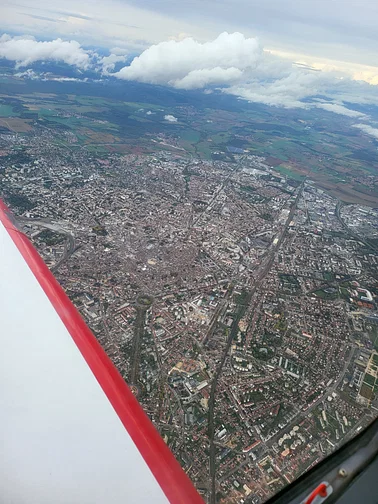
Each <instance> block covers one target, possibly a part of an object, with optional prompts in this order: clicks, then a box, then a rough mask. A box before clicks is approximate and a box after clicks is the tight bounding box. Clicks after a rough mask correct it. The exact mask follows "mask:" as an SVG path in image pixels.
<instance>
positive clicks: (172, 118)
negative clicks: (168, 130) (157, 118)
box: [164, 114, 178, 123]
mask: <svg viewBox="0 0 378 504" xmlns="http://www.w3.org/2000/svg"><path fill="white" fill-rule="evenodd" d="M164 119H165V120H166V121H168V122H173V123H175V122H177V121H178V119H177V117H175V116H173V115H171V114H167V115H165V116H164Z"/></svg>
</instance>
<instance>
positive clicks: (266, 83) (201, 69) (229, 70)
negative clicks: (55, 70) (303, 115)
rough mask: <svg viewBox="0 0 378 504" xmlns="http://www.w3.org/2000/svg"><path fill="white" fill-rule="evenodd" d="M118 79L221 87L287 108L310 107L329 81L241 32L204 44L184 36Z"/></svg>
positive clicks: (143, 58) (136, 61)
mask: <svg viewBox="0 0 378 504" xmlns="http://www.w3.org/2000/svg"><path fill="white" fill-rule="evenodd" d="M114 75H115V76H116V77H118V78H119V79H126V80H137V81H140V82H148V83H151V84H165V85H169V86H173V87H175V88H179V89H201V88H206V87H207V86H219V87H221V88H222V89H223V91H224V92H226V93H230V94H235V95H237V96H239V97H241V98H244V99H246V100H250V101H255V102H260V103H264V104H267V105H275V106H284V107H308V104H305V103H303V102H302V100H303V99H304V98H307V97H309V96H314V95H316V94H318V93H320V92H323V91H324V90H325V88H326V86H327V84H328V83H329V81H330V77H329V76H326V75H325V73H324V72H314V71H311V70H308V69H307V68H306V69H303V68H298V67H297V66H295V65H293V64H292V63H290V61H287V60H284V59H282V58H279V57H278V56H275V55H273V54H271V53H269V52H267V51H264V50H263V48H262V46H261V45H260V43H259V41H258V40H257V39H256V38H246V37H245V36H244V35H242V34H241V33H237V32H236V33H227V32H224V33H222V34H221V35H219V36H218V37H217V38H216V39H215V40H212V41H210V42H204V43H200V42H197V41H196V40H194V39H193V38H185V39H183V40H178V41H177V40H170V41H168V42H161V43H160V44H156V45H152V46H151V47H149V48H148V49H146V50H145V51H144V52H143V53H142V54H141V55H140V56H138V57H136V58H134V59H133V61H132V62H131V64H130V65H129V66H125V67H124V68H122V69H121V70H120V71H119V72H117V73H116V74H114Z"/></svg>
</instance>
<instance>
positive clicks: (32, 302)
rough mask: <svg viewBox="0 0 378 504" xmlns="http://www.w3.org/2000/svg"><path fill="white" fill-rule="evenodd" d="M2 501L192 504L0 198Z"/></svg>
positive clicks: (180, 474)
mask: <svg viewBox="0 0 378 504" xmlns="http://www.w3.org/2000/svg"><path fill="white" fill-rule="evenodd" d="M0 345H1V347H0V355H1V357H0V405H1V406H0V495H1V502H3V503H5V504H8V503H9V504H10V503H12V504H102V503H111V504H117V503H121V502H122V503H130V504H133V503H138V504H143V503H149V504H151V503H154V504H166V503H174V504H197V503H198V504H200V503H203V501H202V499H201V497H200V496H199V494H198V493H197V491H196V490H195V488H194V486H193V484H192V483H191V481H190V480H189V478H188V477H187V476H186V474H185V473H184V471H183V470H182V469H181V467H180V465H179V464H178V462H177V461H176V460H175V458H174V457H173V455H172V453H171V452H170V451H169V449H168V448H167V446H166V444H165V443H164V441H163V440H162V439H161V437H160V436H159V434H158V433H157V431H156V430H155V428H154V427H153V425H152V423H151V422H150V420H149V419H148V418H147V416H146V415H145V414H144V412H143V410H142V408H141V407H140V405H139V403H138V402H137V400H136V399H135V397H134V396H133V394H132V393H131V391H130V389H129V388H128V387H127V385H126V383H125V382H124V380H123V378H122V377H121V375H120V374H119V373H118V371H117V370H116V369H115V367H114V366H113V364H112V363H111V361H110V359H109V358H108V357H107V355H106V354H105V352H104V350H103V349H102V348H101V346H100V345H99V343H98V342H97V340H96V338H95V337H94V336H93V334H92V333H91V331H90V330H89V329H88V327H87V326H86V324H85V323H84V321H83V319H82V318H81V316H80V315H79V314H78V312H77V311H76V309H75V308H74V306H73V305H72V303H71V302H70V300H69V299H68V297H67V296H66V295H65V293H64V291H63V289H62V288H61V287H60V285H59V284H58V282H57V281H56V280H55V278H54V276H53V275H52V273H51V272H50V270H49V269H48V268H47V266H46V265H45V263H44V262H43V260H42V259H41V257H40V256H39V255H38V253H37V252H36V250H35V249H34V248H33V246H32V244H31V243H30V241H29V240H28V238H27V237H26V236H25V235H24V234H23V233H22V232H20V231H19V230H18V229H17V227H16V226H15V225H14V223H13V219H12V217H11V215H10V213H9V210H8V209H7V207H6V206H5V205H4V203H2V202H1V200H0Z"/></svg>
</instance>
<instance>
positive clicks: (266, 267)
mask: <svg viewBox="0 0 378 504" xmlns="http://www.w3.org/2000/svg"><path fill="white" fill-rule="evenodd" d="M303 188H304V182H303V183H302V184H301V186H300V188H299V190H298V194H297V197H296V198H295V201H294V203H293V205H292V206H291V209H290V212H289V215H288V217H287V219H286V221H285V225H284V227H283V228H282V231H281V233H280V234H279V236H278V240H277V242H276V244H275V245H272V247H271V250H270V252H269V253H268V255H267V257H266V259H265V261H264V262H263V263H262V264H261V266H260V270H259V272H258V274H257V276H256V280H255V283H254V285H253V287H252V290H251V291H250V300H251V302H252V306H251V307H250V309H253V305H254V303H253V301H252V300H253V297H254V295H255V294H256V291H257V290H258V289H259V287H260V285H261V283H262V281H263V279H264V278H265V277H266V275H267V274H268V273H269V271H270V269H271V267H272V265H273V262H274V258H275V255H276V252H277V251H278V250H279V248H280V246H281V244H282V242H283V240H284V238H285V236H286V233H287V230H288V228H289V224H290V222H291V221H292V219H293V217H294V213H295V210H296V208H297V205H298V201H299V199H300V197H301V196H302V192H303ZM246 308H247V307H245V308H244V310H238V313H237V316H236V317H235V319H234V321H233V323H232V326H231V330H230V334H229V337H228V339H227V343H226V346H225V349H224V351H223V354H222V357H221V360H220V363H219V365H218V368H217V370H216V372H215V375H214V378H213V381H212V383H211V389H210V398H209V440H210V478H211V493H210V501H209V502H210V504H216V488H215V472H216V467H215V443H214V435H215V427H214V407H215V395H216V389H217V385H218V380H219V378H220V376H221V374H222V370H223V366H224V363H225V361H226V358H227V355H228V352H229V350H230V347H231V344H232V341H233V339H234V337H235V336H236V334H237V331H238V324H239V321H240V319H241V318H242V316H243V315H244V312H245V310H246Z"/></svg>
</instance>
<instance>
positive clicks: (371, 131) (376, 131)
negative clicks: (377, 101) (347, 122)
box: [353, 124, 378, 140]
mask: <svg viewBox="0 0 378 504" xmlns="http://www.w3.org/2000/svg"><path fill="white" fill-rule="evenodd" d="M353 127H354V128H358V129H360V130H361V131H363V132H364V133H367V134H368V135H370V136H372V137H374V138H376V139H377V140H378V128H373V127H372V126H369V125H368V124H353Z"/></svg>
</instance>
